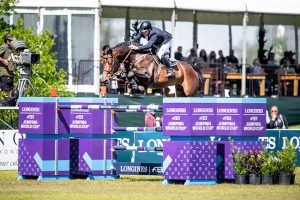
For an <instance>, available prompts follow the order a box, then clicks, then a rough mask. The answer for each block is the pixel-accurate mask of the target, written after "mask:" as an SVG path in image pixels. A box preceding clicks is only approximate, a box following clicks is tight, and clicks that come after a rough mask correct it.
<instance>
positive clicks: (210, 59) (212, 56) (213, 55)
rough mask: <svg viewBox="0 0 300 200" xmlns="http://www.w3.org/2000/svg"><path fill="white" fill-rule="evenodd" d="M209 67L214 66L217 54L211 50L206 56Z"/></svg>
mask: <svg viewBox="0 0 300 200" xmlns="http://www.w3.org/2000/svg"><path fill="white" fill-rule="evenodd" d="M208 63H209V67H216V65H215V64H216V63H217V56H216V52H215V51H211V52H210V53H209V56H208Z"/></svg>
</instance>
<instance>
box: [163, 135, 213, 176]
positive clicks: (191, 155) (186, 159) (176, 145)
mask: <svg viewBox="0 0 300 200" xmlns="http://www.w3.org/2000/svg"><path fill="white" fill-rule="evenodd" d="M163 159H164V161H163V176H164V179H168V180H216V179H217V164H216V162H217V144H216V143H215V142H211V141H166V142H164V153H163Z"/></svg>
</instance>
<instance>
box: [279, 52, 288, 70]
mask: <svg viewBox="0 0 300 200" xmlns="http://www.w3.org/2000/svg"><path fill="white" fill-rule="evenodd" d="M288 57H289V52H288V51H285V52H284V53H283V58H281V60H280V66H281V65H283V64H284V63H285V62H286V61H287V60H288V59H289V58H288Z"/></svg>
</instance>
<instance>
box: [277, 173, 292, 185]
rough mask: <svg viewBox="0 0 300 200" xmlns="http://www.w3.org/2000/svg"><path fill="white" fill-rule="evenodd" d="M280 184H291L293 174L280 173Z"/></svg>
mask: <svg viewBox="0 0 300 200" xmlns="http://www.w3.org/2000/svg"><path fill="white" fill-rule="evenodd" d="M278 184H279V185H290V184H291V174H279V175H278Z"/></svg>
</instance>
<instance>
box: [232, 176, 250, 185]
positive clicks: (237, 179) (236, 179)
mask: <svg viewBox="0 0 300 200" xmlns="http://www.w3.org/2000/svg"><path fill="white" fill-rule="evenodd" d="M234 183H235V184H247V175H244V174H237V175H235V176H234Z"/></svg>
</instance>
